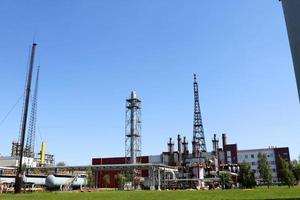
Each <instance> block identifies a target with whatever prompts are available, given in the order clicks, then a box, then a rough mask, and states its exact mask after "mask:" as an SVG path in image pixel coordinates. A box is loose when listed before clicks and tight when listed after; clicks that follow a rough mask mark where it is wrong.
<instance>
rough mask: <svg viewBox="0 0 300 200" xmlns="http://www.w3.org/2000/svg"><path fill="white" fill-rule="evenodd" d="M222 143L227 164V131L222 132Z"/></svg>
mask: <svg viewBox="0 0 300 200" xmlns="http://www.w3.org/2000/svg"><path fill="white" fill-rule="evenodd" d="M222 143H223V152H224V161H225V164H227V150H226V145H227V137H226V133H223V134H222Z"/></svg>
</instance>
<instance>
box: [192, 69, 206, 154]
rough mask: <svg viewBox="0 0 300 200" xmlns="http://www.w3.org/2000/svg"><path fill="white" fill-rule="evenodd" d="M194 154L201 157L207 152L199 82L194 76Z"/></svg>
mask: <svg viewBox="0 0 300 200" xmlns="http://www.w3.org/2000/svg"><path fill="white" fill-rule="evenodd" d="M192 143H193V154H194V156H195V157H199V156H200V152H206V143H205V137H204V129H203V123H202V117H201V111H200V104H199V93H198V82H197V79H196V74H194V127H193V142H192Z"/></svg>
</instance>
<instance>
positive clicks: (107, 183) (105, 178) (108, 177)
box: [103, 174, 110, 187]
mask: <svg viewBox="0 0 300 200" xmlns="http://www.w3.org/2000/svg"><path fill="white" fill-rule="evenodd" d="M103 182H104V184H105V187H107V185H109V184H110V176H109V175H108V174H106V175H104V176H103Z"/></svg>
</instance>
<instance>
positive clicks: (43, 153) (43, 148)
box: [40, 142, 46, 166]
mask: <svg viewBox="0 0 300 200" xmlns="http://www.w3.org/2000/svg"><path fill="white" fill-rule="evenodd" d="M45 152H46V143H45V142H42V148H41V163H40V165H41V166H44V165H45Z"/></svg>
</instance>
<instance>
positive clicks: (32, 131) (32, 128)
mask: <svg viewBox="0 0 300 200" xmlns="http://www.w3.org/2000/svg"><path fill="white" fill-rule="evenodd" d="M39 74H40V68H39V67H38V69H37V75H36V81H35V88H34V93H33V98H32V102H31V113H30V119H29V126H28V131H27V138H26V146H25V152H24V155H25V156H26V157H31V158H34V145H35V135H36V120H37V100H38V86H39Z"/></svg>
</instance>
